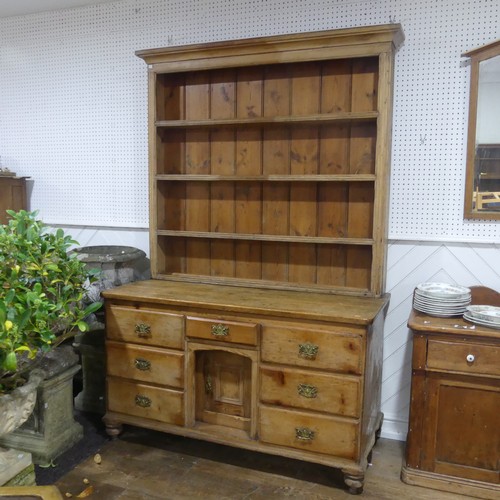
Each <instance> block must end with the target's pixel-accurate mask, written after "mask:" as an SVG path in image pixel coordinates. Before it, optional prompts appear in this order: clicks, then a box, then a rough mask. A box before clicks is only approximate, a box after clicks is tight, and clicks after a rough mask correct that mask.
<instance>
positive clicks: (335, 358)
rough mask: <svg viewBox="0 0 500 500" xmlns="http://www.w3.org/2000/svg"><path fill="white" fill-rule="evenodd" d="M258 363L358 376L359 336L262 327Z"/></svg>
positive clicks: (360, 350)
mask: <svg viewBox="0 0 500 500" xmlns="http://www.w3.org/2000/svg"><path fill="white" fill-rule="evenodd" d="M261 352H262V360H263V361H269V362H272V363H282V364H287V365H296V366H306V367H309V368H318V369H322V370H331V371H337V372H343V373H352V374H357V375H359V374H361V373H362V370H363V341H362V337H361V336H356V335H342V334H341V333H338V332H329V331H320V330H312V329H306V327H305V328H295V327H289V328H287V327H275V326H263V328H262V351H261Z"/></svg>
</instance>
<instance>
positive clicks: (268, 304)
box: [103, 280, 389, 326]
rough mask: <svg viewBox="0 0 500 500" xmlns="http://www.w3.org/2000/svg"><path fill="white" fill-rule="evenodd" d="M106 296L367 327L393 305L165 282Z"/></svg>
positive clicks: (381, 300)
mask: <svg viewBox="0 0 500 500" xmlns="http://www.w3.org/2000/svg"><path fill="white" fill-rule="evenodd" d="M103 296H104V297H105V298H106V299H112V300H123V301H132V302H141V303H142V302H147V303H150V304H158V305H172V306H176V307H183V306H184V307H188V306H190V305H192V304H193V303H196V304H197V305H198V306H199V307H204V308H206V309H211V310H217V311H219V312H236V313H245V314H260V315H263V314H264V315H274V314H279V315H281V316H283V315H285V316H287V317H289V318H291V319H292V318H295V319H309V320H318V321H329V322H337V323H346V324H350V325H353V324H354V325H365V326H366V325H370V324H372V323H373V321H374V319H375V317H376V316H377V315H378V314H379V312H380V311H381V310H382V309H383V308H384V307H386V305H387V304H388V302H389V296H387V295H386V296H383V297H379V298H372V297H357V296H347V295H334V294H325V293H311V292H301V291H292V290H272V289H259V288H247V287H240V286H221V285H210V284H199V283H182V282H175V281H161V280H146V281H136V282H134V283H130V284H128V285H124V286H121V287H119V288H112V289H109V290H106V291H105V292H103Z"/></svg>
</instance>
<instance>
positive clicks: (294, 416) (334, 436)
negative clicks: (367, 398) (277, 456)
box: [259, 406, 358, 459]
mask: <svg viewBox="0 0 500 500" xmlns="http://www.w3.org/2000/svg"><path fill="white" fill-rule="evenodd" d="M259 424H260V425H259V436H260V440H261V441H262V442H265V443H270V444H276V445H280V446H287V447H289V448H297V449H299V450H303V451H311V452H316V453H325V454H328V455H334V456H336V457H342V458H347V459H356V458H357V453H358V451H357V450H358V424H357V423H356V422H355V421H353V422H349V421H347V420H345V419H344V420H342V419H336V418H335V417H329V416H326V415H315V414H312V413H306V412H300V411H291V410H284V409H277V408H269V407H266V406H261V408H260V422H259Z"/></svg>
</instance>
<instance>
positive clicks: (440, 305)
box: [413, 297, 469, 311]
mask: <svg viewBox="0 0 500 500" xmlns="http://www.w3.org/2000/svg"><path fill="white" fill-rule="evenodd" d="M413 303H414V304H418V305H421V306H424V307H437V308H441V309H461V310H462V311H465V309H466V308H467V306H468V305H469V303H468V302H462V303H460V304H459V303H457V304H448V303H446V302H443V303H440V302H427V301H425V300H419V299H418V298H416V297H415V298H414V299H413Z"/></svg>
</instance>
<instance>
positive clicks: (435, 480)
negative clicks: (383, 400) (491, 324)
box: [401, 287, 500, 499]
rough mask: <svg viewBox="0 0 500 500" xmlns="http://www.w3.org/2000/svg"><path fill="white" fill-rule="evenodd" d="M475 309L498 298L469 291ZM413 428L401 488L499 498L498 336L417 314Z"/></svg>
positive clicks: (466, 324) (497, 301)
mask: <svg viewBox="0 0 500 500" xmlns="http://www.w3.org/2000/svg"><path fill="white" fill-rule="evenodd" d="M472 302H473V303H475V304H489V305H500V295H499V294H498V293H497V292H494V291H493V290H490V289H486V288H484V287H473V288H472ZM408 326H409V327H410V328H411V330H412V331H413V365H412V369H413V372H412V391H411V406H410V426H409V432H408V440H407V449H406V465H405V466H404V467H403V470H402V473H401V478H402V480H403V481H404V482H406V483H409V484H415V485H419V486H425V487H427V488H434V489H438V490H443V491H451V492H455V493H460V494H463V495H470V496H475V497H478V498H487V499H496V498H500V484H499V457H498V453H499V450H500V430H499V426H498V415H499V413H498V411H499V408H500V365H499V363H498V360H499V359H500V330H497V329H493V328H488V327H484V326H480V325H475V324H472V323H469V322H467V321H465V320H464V319H462V318H457V317H454V318H437V317H433V316H428V315H426V314H424V313H421V312H418V311H415V310H414V311H413V312H412V314H411V316H410V319H409V323H408Z"/></svg>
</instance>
